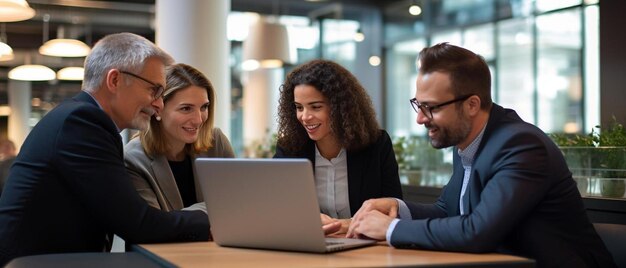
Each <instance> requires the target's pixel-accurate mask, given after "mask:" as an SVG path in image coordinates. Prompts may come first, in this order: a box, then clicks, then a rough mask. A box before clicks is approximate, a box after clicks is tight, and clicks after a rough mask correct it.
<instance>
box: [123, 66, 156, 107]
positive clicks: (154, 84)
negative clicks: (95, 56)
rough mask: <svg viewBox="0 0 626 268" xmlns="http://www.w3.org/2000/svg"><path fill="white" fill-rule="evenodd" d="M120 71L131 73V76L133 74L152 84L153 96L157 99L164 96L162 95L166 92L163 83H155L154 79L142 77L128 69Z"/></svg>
mask: <svg viewBox="0 0 626 268" xmlns="http://www.w3.org/2000/svg"><path fill="white" fill-rule="evenodd" d="M120 73H123V74H127V75H130V76H132V77H134V78H137V79H140V80H143V81H144V82H146V83H148V84H150V85H152V87H151V88H150V89H152V97H153V98H154V99H155V100H156V99H158V98H160V97H162V96H163V93H164V92H165V88H163V86H162V85H159V84H157V83H154V82H152V81H150V80H148V79H145V78H143V77H141V76H139V75H136V74H134V73H131V72H127V71H122V70H120Z"/></svg>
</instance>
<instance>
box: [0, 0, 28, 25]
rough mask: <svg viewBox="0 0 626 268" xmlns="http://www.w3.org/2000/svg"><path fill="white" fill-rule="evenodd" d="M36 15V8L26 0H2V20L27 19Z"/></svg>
mask: <svg viewBox="0 0 626 268" xmlns="http://www.w3.org/2000/svg"><path fill="white" fill-rule="evenodd" d="M34 16H35V10H34V9H32V8H30V6H28V3H27V2H26V0H0V22H15V21H22V20H27V19H30V18H32V17H34Z"/></svg>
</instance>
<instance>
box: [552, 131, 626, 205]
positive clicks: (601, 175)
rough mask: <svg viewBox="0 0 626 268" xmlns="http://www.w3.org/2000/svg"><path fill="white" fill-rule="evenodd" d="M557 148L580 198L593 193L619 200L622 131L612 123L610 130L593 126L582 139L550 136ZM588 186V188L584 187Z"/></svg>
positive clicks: (624, 155)
mask: <svg viewBox="0 0 626 268" xmlns="http://www.w3.org/2000/svg"><path fill="white" fill-rule="evenodd" d="M551 137H552V139H553V140H554V141H555V143H556V144H557V145H558V146H559V147H560V148H561V150H562V151H563V154H564V156H565V160H566V161H567V163H568V166H569V167H570V170H571V171H572V173H573V175H574V178H575V180H576V182H577V184H578V187H579V190H580V192H581V194H583V195H585V194H587V193H588V192H589V191H591V192H592V194H593V192H597V189H594V188H593V187H594V186H598V187H599V193H600V195H601V196H603V197H610V198H622V197H624V193H625V192H626V130H625V129H624V126H623V125H622V124H620V123H618V122H617V121H616V120H615V119H614V122H613V123H612V124H611V126H609V127H607V128H601V127H600V126H596V127H594V128H593V129H592V131H591V133H589V134H586V135H568V134H552V135H551ZM589 182H591V185H589V186H591V187H589V186H588V185H587V184H588V183H589Z"/></svg>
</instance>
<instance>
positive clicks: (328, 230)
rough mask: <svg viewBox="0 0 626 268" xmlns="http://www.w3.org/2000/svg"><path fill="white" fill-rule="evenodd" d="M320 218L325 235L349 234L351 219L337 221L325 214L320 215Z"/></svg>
mask: <svg viewBox="0 0 626 268" xmlns="http://www.w3.org/2000/svg"><path fill="white" fill-rule="evenodd" d="M320 217H321V218H322V229H323V230H324V234H325V235H339V234H345V233H346V232H348V227H350V222H351V219H335V218H332V217H330V216H328V215H326V214H324V213H320Z"/></svg>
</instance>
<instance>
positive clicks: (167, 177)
mask: <svg viewBox="0 0 626 268" xmlns="http://www.w3.org/2000/svg"><path fill="white" fill-rule="evenodd" d="M151 166H152V172H153V173H154V178H155V179H156V182H157V184H158V185H159V186H160V189H161V190H162V191H163V192H162V193H159V194H161V195H163V197H164V199H165V200H164V201H165V204H167V206H168V208H167V209H168V211H170V210H178V209H182V208H183V200H182V198H181V197H180V194H178V186H177V185H176V179H174V174H172V171H171V169H170V165H169V163H168V162H167V159H166V158H165V156H163V155H160V156H157V157H156V158H154V159H152V163H151Z"/></svg>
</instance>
